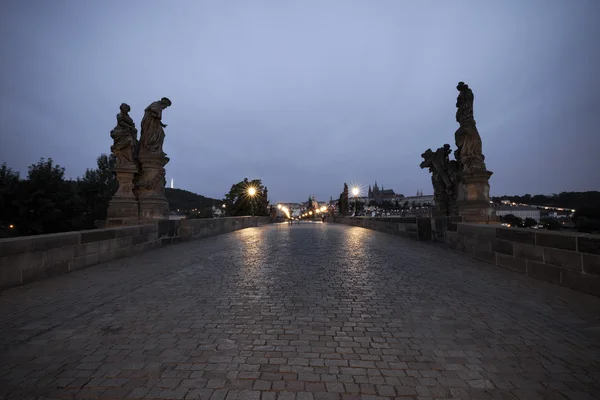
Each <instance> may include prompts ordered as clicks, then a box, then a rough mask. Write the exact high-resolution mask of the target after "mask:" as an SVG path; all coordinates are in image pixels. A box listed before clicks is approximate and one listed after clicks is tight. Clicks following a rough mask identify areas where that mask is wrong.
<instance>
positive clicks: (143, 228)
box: [138, 223, 158, 235]
mask: <svg viewBox="0 0 600 400" xmlns="http://www.w3.org/2000/svg"><path fill="white" fill-rule="evenodd" d="M138 228H139V230H140V235H143V234H144V233H151V232H158V227H157V226H156V223H152V224H147V225H140V226H138Z"/></svg>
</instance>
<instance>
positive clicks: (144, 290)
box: [0, 224, 600, 400]
mask: <svg viewBox="0 0 600 400" xmlns="http://www.w3.org/2000/svg"><path fill="white" fill-rule="evenodd" d="M0 324H1V325H0V326H1V327H2V328H1V329H2V330H1V333H0V346H1V347H0V398H7V399H13V398H14V399H27V398H30V399H37V398H39V399H47V398H78V399H85V398H91V399H95V398H103V399H104V398H106V399H120V398H146V399H227V400H230V399H279V400H287V399H296V400H305V399H392V398H397V399H421V400H425V399H439V398H443V399H447V398H460V399H527V400H532V399H571V400H573V399H577V400H579V399H594V398H596V399H597V398H600V299H599V298H596V297H592V296H588V295H585V294H582V293H577V292H574V291H570V290H568V289H565V288H561V287H558V286H554V285H551V284H546V283H543V282H539V281H536V280H533V279H531V278H529V277H525V276H521V275H519V274H516V273H513V272H510V271H506V270H503V269H501V268H498V267H494V266H492V265H488V264H485V263H482V262H479V261H476V260H472V259H470V258H468V257H466V256H464V255H461V254H456V253H452V252H449V251H447V250H444V249H442V248H440V247H437V246H435V245H433V244H427V243H419V242H415V241H411V240H408V239H403V238H399V237H395V236H391V235H386V234H384V233H379V232H374V231H369V230H366V229H363V228H358V227H348V226H344V225H332V224H305V225H300V226H296V225H294V226H288V225H286V224H284V225H270V226H264V227H260V228H249V229H246V230H242V231H238V232H234V233H231V234H227V235H223V236H218V237H212V238H208V239H204V240H198V241H193V242H187V243H182V244H177V245H174V246H170V247H166V248H163V249H159V250H155V251H152V252H149V253H146V254H143V255H140V256H137V257H134V258H128V259H122V260H119V261H115V262H110V263H106V264H102V265H99V266H95V267H92V268H88V269H85V270H81V271H77V272H75V273H72V274H69V275H64V276H61V277H57V278H54V279H50V280H46V281H40V282H36V283H33V284H30V285H27V286H23V287H19V288H14V289H10V290H7V291H4V292H0Z"/></svg>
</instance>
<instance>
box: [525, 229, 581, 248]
mask: <svg viewBox="0 0 600 400" xmlns="http://www.w3.org/2000/svg"><path fill="white" fill-rule="evenodd" d="M535 244H536V245H537V246H543V247H552V248H555V249H563V250H571V251H576V250H577V236H574V235H569V234H564V233H547V232H539V231H538V232H536V233H535Z"/></svg>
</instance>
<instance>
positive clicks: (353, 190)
mask: <svg viewBox="0 0 600 400" xmlns="http://www.w3.org/2000/svg"><path fill="white" fill-rule="evenodd" d="M359 193H360V189H359V188H358V187H356V186H354V187H353V188H352V194H353V195H354V196H358V194H359Z"/></svg>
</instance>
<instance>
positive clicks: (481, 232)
mask: <svg viewBox="0 0 600 400" xmlns="http://www.w3.org/2000/svg"><path fill="white" fill-rule="evenodd" d="M457 232H460V233H469V234H473V235H476V236H484V237H489V238H495V237H496V226H495V225H485V224H458V225H457Z"/></svg>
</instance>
